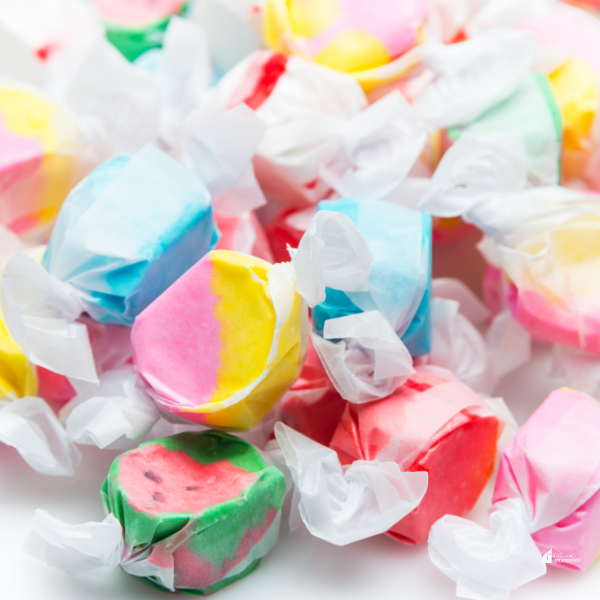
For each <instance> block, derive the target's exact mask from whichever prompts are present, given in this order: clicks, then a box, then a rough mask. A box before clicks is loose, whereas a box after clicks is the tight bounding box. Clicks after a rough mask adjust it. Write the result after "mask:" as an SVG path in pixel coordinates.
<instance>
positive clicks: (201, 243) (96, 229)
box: [42, 146, 217, 326]
mask: <svg viewBox="0 0 600 600" xmlns="http://www.w3.org/2000/svg"><path fill="white" fill-rule="evenodd" d="M216 241H217V232H216V228H215V225H214V221H213V217H212V208H211V205H210V197H209V194H208V192H207V191H206V188H205V187H204V186H203V185H202V183H201V182H200V181H199V180H197V179H196V178H194V177H193V176H192V174H191V173H189V172H188V171H186V169H185V168H184V167H183V166H182V165H180V164H179V163H177V162H176V161H174V160H173V159H171V158H170V157H168V156H167V155H166V154H164V153H162V152H160V151H159V150H157V149H156V148H154V147H152V146H146V147H144V148H143V149H142V150H141V151H140V152H138V153H137V154H136V155H134V156H133V157H129V156H123V155H120V156H116V157H114V158H112V159H110V160H109V161H107V162H106V163H103V164H102V165H101V166H100V167H98V168H97V169H96V170H95V171H93V172H92V173H91V174H90V175H89V176H88V177H86V179H84V180H83V181H82V182H81V183H80V184H79V185H78V186H77V187H76V188H75V189H74V190H73V191H72V192H71V194H70V195H69V198H68V199H67V201H66V202H65V205H64V206H63V209H62V211H61V213H60V216H59V219H58V221H57V223H56V227H55V228H54V231H53V233H52V237H51V239H50V242H49V244H48V248H47V251H46V254H45V256H44V260H43V263H42V264H43V266H44V267H45V268H46V270H47V271H48V272H49V273H50V274H51V275H53V276H54V277H56V278H57V279H59V280H61V281H64V282H67V283H70V284H71V285H72V286H73V287H74V288H76V289H77V290H78V291H79V292H80V293H81V295H82V297H83V299H84V303H85V308H86V311H87V312H88V313H89V314H90V315H91V316H92V317H93V318H94V319H95V320H97V321H100V322H103V323H114V324H121V325H128V326H131V325H132V324H133V321H134V319H135V317H136V316H137V315H138V314H139V313H141V312H142V310H144V308H146V307H147V306H148V305H149V304H150V303H151V302H152V301H153V300H154V299H155V298H156V297H157V296H159V295H160V294H161V293H162V292H163V291H164V290H166V289H167V288H168V287H169V286H170V285H171V284H172V283H173V282H174V281H175V280H176V279H177V278H178V277H179V276H181V275H182V274H183V273H185V271H187V270H188V269H189V268H190V267H191V266H192V265H193V264H194V263H196V261H198V260H199V259H200V258H201V257H202V256H204V254H206V252H208V250H209V249H210V248H211V247H212V246H213V245H214V244H215V243H216Z"/></svg>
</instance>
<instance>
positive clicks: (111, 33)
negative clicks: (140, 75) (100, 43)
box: [92, 0, 188, 61]
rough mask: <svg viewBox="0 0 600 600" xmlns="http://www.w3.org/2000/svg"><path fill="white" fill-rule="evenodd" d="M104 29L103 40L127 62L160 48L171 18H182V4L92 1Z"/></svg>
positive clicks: (141, 0) (169, 1)
mask: <svg viewBox="0 0 600 600" xmlns="http://www.w3.org/2000/svg"><path fill="white" fill-rule="evenodd" d="M92 2H93V5H94V8H95V9H96V10H97V11H98V13H99V14H100V17H101V18H102V20H103V21H104V24H105V27H106V37H107V38H108V40H109V41H110V42H111V43H112V44H113V45H114V46H115V47H116V48H118V49H119V50H120V51H121V53H122V54H123V55H124V56H125V58H127V59H128V60H131V61H133V60H135V59H136V58H137V57H138V56H140V55H141V54H143V53H144V52H146V51H147V50H150V49H152V48H158V47H160V46H161V44H162V39H163V36H164V32H165V29H166V28H167V25H168V24H169V18H170V17H171V16H172V15H179V14H184V13H185V12H186V10H187V4H188V3H187V1H186V0H159V1H158V2H157V1H156V0H134V1H133V2H131V1H127V2H121V1H120V0H92Z"/></svg>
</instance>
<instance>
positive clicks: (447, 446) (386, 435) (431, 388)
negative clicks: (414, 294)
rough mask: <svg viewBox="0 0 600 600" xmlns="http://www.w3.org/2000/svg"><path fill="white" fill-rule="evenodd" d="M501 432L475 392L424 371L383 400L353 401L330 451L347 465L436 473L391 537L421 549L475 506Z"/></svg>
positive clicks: (460, 384) (347, 409)
mask: <svg viewBox="0 0 600 600" xmlns="http://www.w3.org/2000/svg"><path fill="white" fill-rule="evenodd" d="M501 429H502V426H501V423H500V421H499V419H498V417H497V416H496V415H495V413H494V412H493V411H492V410H491V409H489V408H488V407H487V406H486V405H485V404H484V403H483V401H482V400H481V399H480V398H479V396H477V394H475V392H473V391H471V389H470V388H468V387H467V386H465V385H464V384H462V383H459V382H457V381H451V380H448V379H444V378H443V377H440V376H438V375H433V374H429V373H417V374H415V375H413V376H412V377H411V378H410V379H409V380H408V381H407V382H406V383H405V384H404V385H403V386H401V387H400V388H398V389H397V390H396V392H394V393H393V394H392V395H391V396H388V397H387V398H384V399H383V400H378V401H375V402H369V403H367V404H348V405H347V407H346V410H345V411H344V414H343V416H342V420H341V421H340V424H339V425H338V428H337V430H336V432H335V434H334V436H333V439H332V440H331V444H330V446H331V448H332V449H334V450H336V451H337V453H338V455H339V457H340V461H341V462H342V464H351V463H352V462H354V461H356V460H377V461H381V462H385V461H393V462H395V463H397V464H398V465H399V466H400V469H401V470H402V471H427V472H428V474H429V485H428V488H427V492H426V494H425V497H424V498H423V500H422V502H421V504H420V505H419V506H418V507H417V508H416V509H415V510H414V511H413V512H411V513H410V514H409V515H407V516H406V517H405V518H404V519H402V520H401V521H399V522H398V523H397V524H396V525H395V526H394V527H392V528H391V529H390V530H389V531H388V532H387V535H389V536H390V537H392V538H394V539H396V540H398V541H400V542H404V543H408V544H420V543H421V542H424V541H425V540H426V539H427V536H428V534H429V529H430V528H431V526H432V525H433V523H434V522H435V521H437V520H438V519H439V518H440V517H441V516H443V515H445V514H454V515H464V514H466V513H467V512H468V511H469V510H471V509H472V508H473V505H474V504H475V502H476V501H477V498H479V495H480V494H481V491H482V490H483V488H484V487H485V484H486V483H487V481H488V479H489V477H490V475H491V474H492V469H493V466H494V458H495V456H496V442H497V440H498V436H499V435H500V433H501Z"/></svg>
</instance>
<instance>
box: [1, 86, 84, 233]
mask: <svg viewBox="0 0 600 600" xmlns="http://www.w3.org/2000/svg"><path fill="white" fill-rule="evenodd" d="M0 140H1V143H2V148H3V151H2V156H1V157H0V186H1V188H2V199H1V202H0V223H2V225H5V226H6V227H8V228H9V229H11V230H12V231H14V232H15V233H16V234H18V235H19V236H22V237H23V238H24V239H25V240H27V241H29V242H36V243H41V242H44V241H46V240H47V239H48V236H49V234H50V229H51V227H52V224H53V223H54V220H55V219H56V216H57V214H58V211H59V210H60V207H61V204H62V203H63V201H64V199H65V198H66V197H67V194H68V193H69V191H70V189H71V187H72V186H73V184H74V182H75V171H76V168H77V163H78V154H79V140H78V124H77V121H76V119H75V116H74V115H73V114H72V113H71V112H70V111H69V110H67V109H65V108H63V107H62V106H60V105H59V104H56V103H55V102H53V101H51V100H49V99H48V98H46V97H44V96H43V95H42V94H41V93H39V92H36V91H35V90H34V89H33V88H28V87H24V86H21V85H20V84H16V83H15V84H13V83H10V82H7V81H4V82H2V83H0Z"/></svg>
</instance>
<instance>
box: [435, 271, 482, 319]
mask: <svg viewBox="0 0 600 600" xmlns="http://www.w3.org/2000/svg"><path fill="white" fill-rule="evenodd" d="M431 291H432V294H433V296H434V297H435V298H445V299H446V300H454V301H456V302H458V304H459V311H460V313H461V314H462V315H464V316H465V317H466V318H467V319H468V320H469V321H470V322H471V323H473V325H482V324H483V323H485V322H486V321H488V320H489V318H490V311H489V310H488V308H487V307H486V305H485V304H484V303H483V302H482V301H481V300H480V299H479V298H478V297H477V296H476V295H475V294H474V293H473V292H472V291H471V290H470V289H469V288H468V287H467V286H466V285H465V284H464V283H463V282H462V281H459V280H458V279H453V278H452V277H436V278H435V279H432V280H431Z"/></svg>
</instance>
